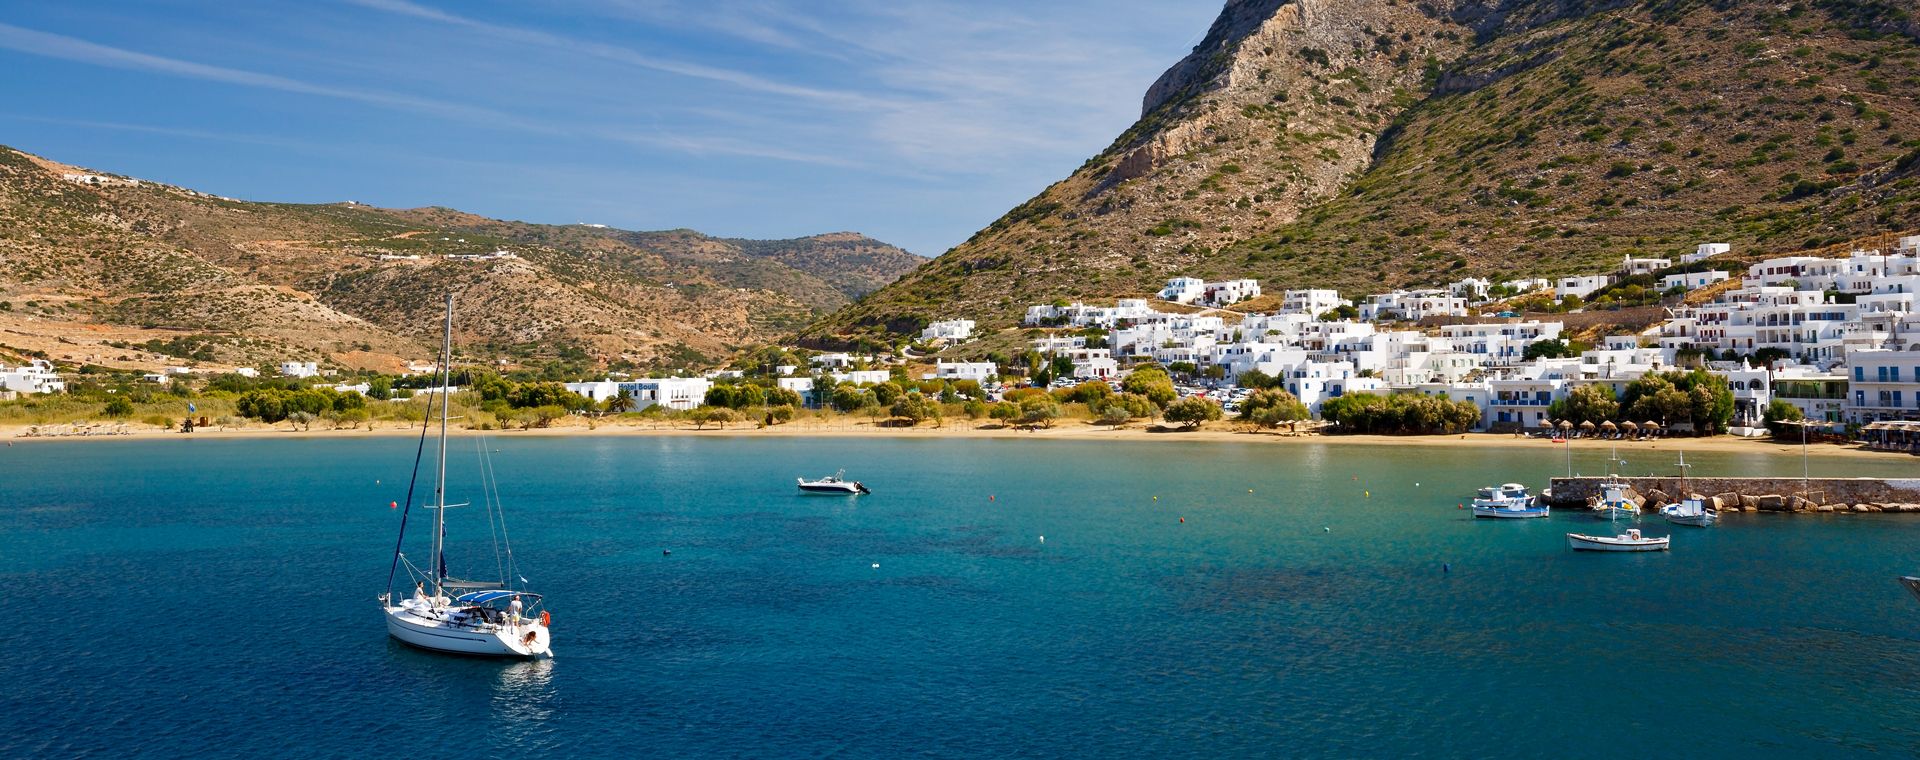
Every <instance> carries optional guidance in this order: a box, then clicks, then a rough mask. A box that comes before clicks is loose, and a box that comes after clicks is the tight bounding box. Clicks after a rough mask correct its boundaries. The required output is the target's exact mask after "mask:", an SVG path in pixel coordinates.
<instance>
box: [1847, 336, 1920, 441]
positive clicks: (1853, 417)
mask: <svg viewBox="0 0 1920 760" xmlns="http://www.w3.org/2000/svg"><path fill="white" fill-rule="evenodd" d="M1847 366H1848V367H1849V369H1850V372H1851V378H1852V383H1851V385H1850V386H1849V387H1848V391H1849V393H1848V396H1849V398H1848V399H1847V401H1848V405H1847V410H1846V415H1847V421H1849V422H1856V423H1861V424H1865V423H1869V422H1878V421H1881V420H1917V419H1920V351H1913V350H1908V351H1893V350H1889V349H1885V348H1865V349H1854V350H1849V351H1847Z"/></svg>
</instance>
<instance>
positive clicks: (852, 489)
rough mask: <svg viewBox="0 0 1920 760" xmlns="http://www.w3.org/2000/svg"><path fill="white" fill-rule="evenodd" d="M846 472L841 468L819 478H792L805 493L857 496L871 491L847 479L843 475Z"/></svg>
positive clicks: (855, 481)
mask: <svg viewBox="0 0 1920 760" xmlns="http://www.w3.org/2000/svg"><path fill="white" fill-rule="evenodd" d="M846 474H847V471H846V470H841V471H839V472H836V473H834V474H832V475H828V476H826V477H824V478H821V479H819V480H808V479H806V478H794V482H796V483H798V484H799V485H800V490H801V491H804V492H806V493H817V494H825V495H828V496H859V495H860V494H863V493H873V492H872V491H869V490H867V487H866V486H865V485H863V484H861V483H860V481H858V480H847V479H846V477H845V476H846Z"/></svg>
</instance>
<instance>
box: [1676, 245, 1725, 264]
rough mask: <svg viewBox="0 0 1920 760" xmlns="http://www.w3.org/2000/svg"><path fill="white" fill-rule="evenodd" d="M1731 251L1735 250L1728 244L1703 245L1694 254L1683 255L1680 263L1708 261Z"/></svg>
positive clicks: (1694, 250) (1695, 249)
mask: <svg viewBox="0 0 1920 760" xmlns="http://www.w3.org/2000/svg"><path fill="white" fill-rule="evenodd" d="M1731 250H1733V246H1730V245H1727V244H1726V243H1701V244H1700V245H1699V246H1698V247H1696V248H1694V249H1693V253H1689V254H1685V255H1682V256H1681V257H1680V263H1682V264H1692V263H1694V262H1696V261H1706V260H1707V259H1711V258H1713V257H1715V256H1719V255H1722V254H1725V253H1726V252H1728V251H1731Z"/></svg>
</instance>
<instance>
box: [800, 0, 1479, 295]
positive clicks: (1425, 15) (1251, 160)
mask: <svg viewBox="0 0 1920 760" xmlns="http://www.w3.org/2000/svg"><path fill="white" fill-rule="evenodd" d="M1452 12H1453V8H1452V7H1451V6H1450V5H1443V6H1436V5H1433V4H1415V3H1382V2H1371V1H1368V0H1295V1H1294V2H1279V0H1234V2H1231V3H1229V4H1228V5H1227V6H1226V9H1225V10H1224V11H1223V12H1222V13H1221V15H1220V17H1219V18H1218V20H1216V21H1215V22H1214V24H1213V26H1212V28H1211V29H1210V30H1209V31H1208V33H1207V35H1206V37H1205V38H1204V39H1202V40H1201V42H1200V44H1199V45H1197V46H1195V48H1194V50H1193V52H1192V53H1191V54H1190V55H1188V56H1187V57H1186V58H1184V59H1182V60H1181V61H1180V62H1178V63H1176V64H1174V66H1173V67H1172V68H1170V69H1168V70H1167V72H1166V73H1165V74H1164V75H1162V76H1161V77H1160V79H1159V80H1158V81H1156V82H1155V83H1154V84H1153V86H1152V87H1151V88H1149V90H1148V92H1147V94H1146V97H1145V98H1144V100H1143V101H1142V109H1143V113H1142V116H1141V119H1140V121H1139V122H1138V123H1136V124H1135V125H1134V126H1133V127H1132V128H1131V129H1129V130H1128V131H1127V132H1126V133H1124V134H1122V135H1121V136H1120V137H1119V138H1118V139H1116V140H1115V141H1114V142H1113V144H1112V145H1111V146H1109V147H1108V148H1107V149H1106V150H1105V151H1103V152H1101V154H1100V155H1098V156H1095V157H1094V158H1092V159H1090V160H1089V161H1088V162H1087V163H1086V164H1085V165H1084V166H1082V167H1081V168H1080V169H1079V170H1078V171H1076V172H1074V174H1073V175H1072V176H1071V177H1068V178H1067V179H1066V180H1063V181H1062V182H1060V183H1058V184H1055V185H1054V186H1052V187H1050V188H1048V189H1047V190H1046V191H1045V192H1043V193H1041V194H1040V195H1039V196H1038V197H1036V198H1034V199H1032V200H1030V201H1028V202H1027V203H1025V204H1023V205H1021V206H1020V207H1018V208H1016V209H1014V210H1013V211H1012V212H1010V213H1009V214H1007V215H1006V216H1005V217H1003V218H1001V219H1000V220H998V221H996V222H994V224H992V225H991V226H989V227H988V228H987V229H985V230H982V231H981V232H980V233H979V234H977V235H975V236H974V237H973V238H972V239H970V240H968V241H967V242H966V243H965V244H963V245H961V246H959V247H957V248H955V249H954V250H953V251H950V252H949V253H947V254H946V255H944V256H942V257H940V258H939V259H937V260H936V261H935V262H934V263H932V264H930V265H928V266H926V267H923V268H922V269H921V270H920V271H919V272H917V273H915V274H914V275H910V276H909V277H908V278H906V279H904V280H903V281H902V282H901V283H898V284H896V285H894V286H892V287H889V288H887V289H885V290H882V291H881V292H880V293H877V294H875V295H874V296H871V297H869V298H868V299H867V300H866V301H864V302H862V303H860V304H856V305H855V306H854V307H851V308H850V309H848V310H844V311H843V312H841V313H840V314H838V315H836V317H835V318H834V319H833V320H832V321H831V322H830V323H828V325H827V326H826V327H825V328H824V330H823V332H826V333H836V332H837V333H848V332H859V331H862V330H865V329H872V328H887V329H893V330H896V331H900V330H906V329H909V328H911V327H912V326H913V325H914V324H917V323H920V322H924V321H926V320H928V319H932V318H935V317H936V314H935V310H934V309H933V308H930V307H932V306H934V305H935V304H940V305H941V308H942V309H943V310H949V311H953V312H959V313H973V314H983V313H990V314H993V315H995V316H998V315H1003V314H1008V313H1011V311H1012V310H1014V309H1016V308H1018V307H1019V306H1020V305H1021V303H1022V302H1024V301H1026V300H1050V299H1052V298H1056V297H1093V298H1098V297H1110V296H1116V295H1125V294H1133V293H1138V292H1140V291H1141V290H1142V289H1143V288H1146V287H1148V286H1149V285H1151V284H1153V283H1155V282H1157V281H1158V280H1160V279H1163V278H1164V277H1165V276H1167V275H1169V274H1172V273H1175V272H1181V271H1193V270H1194V268H1195V267H1198V266H1200V265H1201V264H1202V263H1203V262H1205V261H1207V260H1209V259H1210V258H1212V257H1213V256H1214V255H1215V254H1216V252H1217V251H1218V250H1219V249H1220V248H1221V247H1222V246H1225V245H1228V244H1230V243H1233V242H1236V241H1239V240H1242V239H1245V238H1246V237H1248V236H1249V235H1251V234H1256V233H1259V232H1262V231H1265V230H1270V229H1272V228H1274V227H1275V226H1277V225H1279V224H1283V223H1285V222H1289V221H1292V220H1294V219H1295V218H1297V217H1298V216H1299V214H1300V211H1301V210H1302V209H1303V208H1307V207H1310V206H1312V205H1314V204H1316V203H1319V202H1322V201H1324V200H1326V199H1327V198H1329V197H1331V196H1333V195H1334V194H1336V193H1338V192H1339V191H1340V190H1341V188H1343V187H1345V186H1346V185H1347V184H1348V183H1350V182H1351V181H1352V180H1353V178H1354V177H1355V176H1356V175H1357V174H1359V173H1360V172H1361V171H1364V170H1365V168H1366V167H1367V166H1368V165H1369V164H1370V162H1371V160H1372V152H1373V148H1374V145H1375V143H1376V141H1378V139H1379V137H1380V135H1381V134H1382V132H1383V130H1385V129H1387V127H1388V126H1389V125H1390V124H1392V122H1393V119H1394V118H1395V116H1397V115H1398V114H1399V113H1401V112H1402V111H1403V110H1404V109H1406V108H1407V107H1408V106H1409V105H1411V104H1413V103H1416V102H1418V101H1419V100H1420V99H1422V98H1423V97H1425V96H1426V94H1427V92H1428V91H1429V89H1430V88H1431V87H1432V85H1433V84H1434V83H1435V82H1436V81H1438V74H1439V72H1440V71H1441V70H1442V67H1443V66H1444V65H1445V63H1447V62H1450V61H1452V60H1454V59H1456V58H1458V57H1459V56H1460V55H1461V53H1462V52H1463V51H1465V50H1466V49H1467V47H1468V45H1469V42H1470V40H1471V39H1472V37H1473V34H1474V32H1473V30H1472V29H1471V28H1469V27H1468V26H1466V25H1464V24H1462V23H1460V22H1457V21H1455V20H1453V18H1452Z"/></svg>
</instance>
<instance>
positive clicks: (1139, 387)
mask: <svg viewBox="0 0 1920 760" xmlns="http://www.w3.org/2000/svg"><path fill="white" fill-rule="evenodd" d="M1120 389H1121V390H1123V391H1126V392H1127V393H1137V394H1139V395H1142V396H1145V397H1147V400H1148V401H1151V402H1153V405H1154V406H1156V407H1159V408H1161V409H1165V408H1167V405H1168V404H1171V403H1173V402H1174V399H1177V398H1179V397H1180V394H1179V392H1178V391H1175V390H1174V389H1173V378H1171V377H1169V376H1167V372H1166V370H1163V369H1160V368H1159V367H1142V368H1140V369H1136V370H1134V371H1133V372H1131V373H1129V374H1128V375H1127V378H1126V379H1125V380H1122V381H1120Z"/></svg>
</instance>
